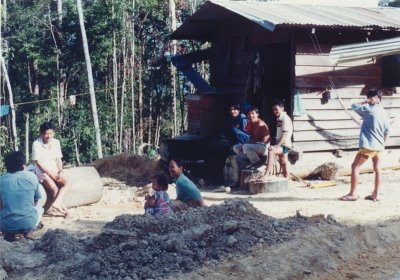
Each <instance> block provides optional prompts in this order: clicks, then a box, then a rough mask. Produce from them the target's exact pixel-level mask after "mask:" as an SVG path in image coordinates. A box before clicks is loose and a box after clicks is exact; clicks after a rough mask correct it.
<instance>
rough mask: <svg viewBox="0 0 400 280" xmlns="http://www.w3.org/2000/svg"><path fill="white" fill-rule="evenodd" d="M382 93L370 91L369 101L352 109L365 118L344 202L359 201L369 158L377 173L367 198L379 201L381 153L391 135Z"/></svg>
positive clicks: (343, 198) (343, 197)
mask: <svg viewBox="0 0 400 280" xmlns="http://www.w3.org/2000/svg"><path fill="white" fill-rule="evenodd" d="M381 98H382V95H381V92H380V91H379V90H377V89H370V90H369V91H368V93H367V100H365V101H362V102H360V103H356V104H353V105H352V106H351V108H352V109H353V110H354V111H355V112H356V113H358V114H359V115H360V116H361V117H362V118H363V123H362V126H361V132H360V142H359V147H360V149H359V151H358V153H357V155H356V157H355V159H354V161H353V164H352V165H351V185H350V192H349V193H348V194H347V195H345V196H342V197H341V198H339V199H340V200H343V201H355V200H357V199H358V195H357V194H356V188H357V184H358V177H359V171H360V167H361V165H363V164H364V163H365V162H366V161H367V160H368V158H371V159H372V163H373V166H374V172H375V188H374V190H373V192H372V194H371V195H368V196H366V197H365V199H367V200H372V201H378V200H379V199H378V190H379V186H380V183H381V170H380V160H381V157H382V156H381V152H382V151H384V150H385V142H386V140H387V138H388V133H389V117H388V115H387V113H386V111H385V110H384V109H383V107H381V105H380V102H381Z"/></svg>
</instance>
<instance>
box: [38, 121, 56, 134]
mask: <svg viewBox="0 0 400 280" xmlns="http://www.w3.org/2000/svg"><path fill="white" fill-rule="evenodd" d="M49 129H53V130H54V126H53V124H52V123H51V122H44V123H42V124H41V125H40V133H45V132H46V130H49Z"/></svg>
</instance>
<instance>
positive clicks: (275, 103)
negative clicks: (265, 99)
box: [272, 99, 285, 108]
mask: <svg viewBox="0 0 400 280" xmlns="http://www.w3.org/2000/svg"><path fill="white" fill-rule="evenodd" d="M272 106H279V107H281V108H285V103H283V101H282V100H280V99H274V101H272Z"/></svg>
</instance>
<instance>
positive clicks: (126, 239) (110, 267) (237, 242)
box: [35, 200, 327, 279]
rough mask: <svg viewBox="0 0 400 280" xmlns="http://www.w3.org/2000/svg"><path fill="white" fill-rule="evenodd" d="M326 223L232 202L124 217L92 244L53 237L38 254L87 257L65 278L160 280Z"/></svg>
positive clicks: (42, 243)
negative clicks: (266, 212) (272, 214)
mask: <svg viewBox="0 0 400 280" xmlns="http://www.w3.org/2000/svg"><path fill="white" fill-rule="evenodd" d="M326 221H327V220H326V219H324V218H323V217H316V218H312V219H311V218H304V217H294V218H287V219H283V220H279V219H274V218H272V217H268V216H265V215H263V214H262V213H260V212H259V211H258V210H257V209H255V208H254V207H253V206H252V205H251V204H250V203H248V202H245V201H241V200H233V201H229V202H225V203H224V204H222V205H218V206H211V207H206V208H202V209H191V210H189V211H187V212H182V213H176V214H172V215H169V216H151V215H122V216H119V217H117V218H116V219H115V220H114V221H113V222H111V223H109V224H107V225H106V226H105V228H104V230H103V233H102V234H101V235H99V236H97V237H95V238H94V239H93V240H92V241H91V242H83V241H81V240H77V239H76V238H75V239H74V238H73V237H71V236H69V235H68V234H67V233H65V232H64V233H61V231H49V232H48V233H47V234H46V235H45V236H44V237H43V238H42V240H41V241H40V242H38V244H39V245H36V246H35V248H36V249H41V250H42V252H45V253H46V254H47V256H48V258H49V259H51V260H55V261H59V260H62V259H65V258H69V259H71V256H73V255H74V254H76V253H77V252H86V253H85V254H86V255H85V257H84V258H81V261H80V262H77V263H75V265H73V266H69V268H66V269H65V271H64V275H69V276H68V277H67V278H69V277H71V278H72V279H87V278H91V279H125V278H126V277H127V276H129V277H130V279H148V278H153V279H161V278H165V277H166V276H167V275H171V274H174V275H175V274H180V273H183V272H188V271H192V270H194V269H196V268H199V267H201V266H202V265H203V264H212V263H214V262H215V263H218V262H219V261H221V260H224V259H228V258H234V257H240V256H242V255H244V254H248V253H249V252H252V251H253V250H255V249H256V248H262V247H264V246H269V245H273V244H277V243H282V242H286V241H288V240H290V239H292V238H293V237H294V236H295V231H296V230H297V229H301V228H305V227H308V226H309V225H312V224H315V223H325V222H326ZM66 251H70V253H69V254H68V255H67V254H66V253H65V252H66ZM126 279H128V278H126Z"/></svg>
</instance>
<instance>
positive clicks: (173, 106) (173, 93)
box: [169, 0, 177, 136]
mask: <svg viewBox="0 0 400 280" xmlns="http://www.w3.org/2000/svg"><path fill="white" fill-rule="evenodd" d="M169 12H170V16H171V32H174V31H175V30H176V12H175V2H174V0H169ZM176 49H177V48H176V40H172V41H171V55H175V54H176ZM170 67H171V96H172V102H171V114H172V118H173V129H172V136H176V133H177V123H176V70H175V67H174V66H173V65H172V62H171V64H170Z"/></svg>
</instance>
